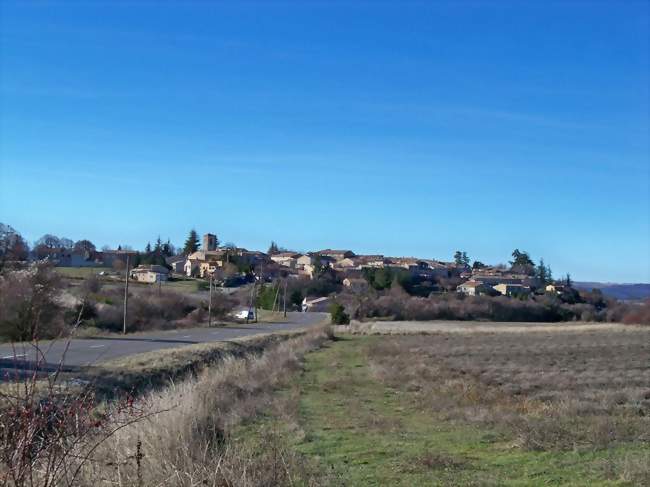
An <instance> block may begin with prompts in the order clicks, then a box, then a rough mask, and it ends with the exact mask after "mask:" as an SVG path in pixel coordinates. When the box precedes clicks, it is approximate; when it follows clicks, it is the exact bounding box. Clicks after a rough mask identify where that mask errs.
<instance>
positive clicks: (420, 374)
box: [369, 328, 650, 450]
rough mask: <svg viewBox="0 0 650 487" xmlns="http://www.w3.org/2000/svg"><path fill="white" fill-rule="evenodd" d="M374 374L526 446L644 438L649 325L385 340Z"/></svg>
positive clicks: (587, 445) (374, 354) (649, 436)
mask: <svg viewBox="0 0 650 487" xmlns="http://www.w3.org/2000/svg"><path fill="white" fill-rule="evenodd" d="M369 354H370V361H371V365H372V367H373V370H374V373H375V375H376V376H377V377H379V378H380V379H381V380H382V381H384V382H385V383H387V384H389V385H391V386H392V387H395V388H398V389H403V390H406V391H410V392H413V393H414V394H415V397H416V398H417V401H419V402H420V403H421V405H422V407H424V408H427V409H432V410H433V411H435V412H437V413H438V414H440V415H441V416H442V417H445V418H446V419H451V420H461V421H470V422H481V423H488V424H490V425H493V426H496V427H501V428H502V429H503V430H504V431H505V430H507V431H509V432H511V433H514V437H515V438H516V441H515V443H516V445H518V446H520V447H522V448H524V449H526V450H566V449H576V448H578V449H602V448H606V447H608V446H610V445H612V444H615V443H621V442H634V443H636V444H641V443H647V442H650V360H649V359H650V330H648V329H642V328H639V329H634V330H627V331H625V332H620V331H615V330H603V331H598V332H587V333H584V332H583V333H578V332H555V333H516V334H515V333H506V334H459V333H456V334H438V335H429V336H426V335H419V336H401V337H387V338H386V339H385V340H382V341H379V342H377V343H376V345H375V346H374V347H373V348H372V349H371V351H370V352H369Z"/></svg>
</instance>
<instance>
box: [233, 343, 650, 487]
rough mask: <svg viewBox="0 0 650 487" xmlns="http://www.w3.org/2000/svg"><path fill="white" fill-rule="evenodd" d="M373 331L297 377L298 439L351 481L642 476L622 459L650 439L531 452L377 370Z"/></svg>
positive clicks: (525, 481) (639, 456) (573, 480)
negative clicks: (392, 383) (436, 406)
mask: <svg viewBox="0 0 650 487" xmlns="http://www.w3.org/2000/svg"><path fill="white" fill-rule="evenodd" d="M373 340H382V337H376V336H358V337H346V338H344V339H339V340H338V341H336V342H333V343H332V344H330V345H329V346H327V347H325V348H323V349H321V350H319V351H316V352H312V353H310V354H308V355H307V357H306V362H305V370H304V373H303V374H301V376H300V378H299V379H298V384H297V386H298V390H299V406H298V413H297V415H298V417H297V422H298V424H299V425H300V429H301V434H299V435H295V438H294V442H293V447H294V448H295V449H296V451H297V452H299V453H301V454H304V455H306V456H307V457H310V458H312V459H317V460H318V461H319V462H320V464H321V465H322V467H323V469H325V470H327V471H330V472H335V473H336V477H338V478H340V479H341V481H342V483H343V484H344V485H355V486H357V485H359V486H364V485H368V486H370V485H377V486H379V485H401V486H417V485H427V486H429V485H441V486H442V485H454V486H464V485H466V486H473V485H495V486H497V485H499V486H501V485H506V486H538V485H569V486H586V485H590V486H604V485H638V484H636V483H635V482H633V481H629V482H626V481H625V480H624V479H622V478H621V473H620V471H621V469H620V465H622V464H624V463H625V462H627V461H629V462H632V463H633V462H634V461H641V462H642V461H644V459H647V458H650V450H648V449H647V448H645V449H643V447H640V446H638V445H636V446H628V445H622V446H617V447H614V448H610V449H607V450H597V451H587V452H578V451H569V452H528V451H523V450H521V449H520V448H518V447H516V446H515V445H514V443H513V438H511V437H509V436H508V435H507V434H505V433H504V432H503V429H501V430H499V431H497V430H491V429H489V428H486V427H484V426H475V425H471V424H467V423H463V422H459V421H445V420H443V419H441V418H440V417H437V416H436V414H435V413H434V412H432V411H426V410H423V409H422V407H421V406H418V405H417V402H416V401H413V398H412V397H411V396H410V393H409V392H404V391H402V390H397V389H392V388H390V387H387V386H385V385H384V384H382V383H380V382H379V381H378V380H376V379H375V378H374V377H373V375H372V371H371V369H370V367H369V365H368V362H367V359H366V353H365V351H366V350H367V347H368V346H369V345H371V344H372V342H373ZM262 421H263V423H264V424H265V427H268V423H269V422H274V421H275V422H278V421H280V422H281V421H284V422H286V421H287V420H286V418H285V419H282V420H280V419H278V418H270V417H268V418H266V419H264V420H262ZM255 430H256V427H255V426H253V427H251V426H250V425H249V426H248V427H247V428H246V430H242V431H245V434H254V431H255Z"/></svg>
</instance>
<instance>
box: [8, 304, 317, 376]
mask: <svg viewBox="0 0 650 487" xmlns="http://www.w3.org/2000/svg"><path fill="white" fill-rule="evenodd" d="M326 317H327V314H326V313H298V312H293V313H288V316H287V321H286V322H282V323H251V324H247V325H240V326H229V327H223V328H222V327H212V328H183V329H178V330H168V331H152V332H146V333H137V334H133V335H125V336H106V337H101V336H99V337H91V338H74V339H71V340H56V341H44V342H41V343H39V347H38V349H36V348H35V347H34V346H33V345H32V344H31V343H17V344H3V345H0V380H3V379H6V378H7V377H8V376H11V375H13V374H15V372H16V371H17V370H24V369H30V368H32V367H33V366H34V364H36V363H38V362H40V363H41V365H40V366H39V369H42V370H44V371H47V370H55V369H56V368H57V367H58V365H59V363H60V362H61V359H62V357H63V356H64V353H65V358H64V360H63V366H64V368H65V369H68V370H75V369H78V368H79V367H84V366H87V365H95V364H99V363H102V362H106V361H108V360H112V359H116V358H119V357H124V356H127V355H133V354H137V353H143V352H151V351H154V350H161V349H165V348H177V347H182V346H186V345H193V344H196V343H208V342H215V341H228V340H233V339H235V338H242V337H247V336H251V335H258V334H261V333H269V332H275V331H287V330H296V329H299V328H305V327H309V326H315V325H317V324H319V323H322V322H323V321H325V319H326ZM66 347H67V351H66ZM39 356H40V357H41V360H38V357H39ZM43 359H44V360H43Z"/></svg>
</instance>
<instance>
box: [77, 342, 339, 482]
mask: <svg viewBox="0 0 650 487" xmlns="http://www.w3.org/2000/svg"><path fill="white" fill-rule="evenodd" d="M329 338H330V336H329V335H328V333H326V332H325V331H324V329H320V330H315V331H310V332H308V333H305V334H304V335H302V336H300V337H298V338H294V339H291V340H287V341H284V342H281V343H278V344H276V345H274V346H273V347H271V348H269V349H267V350H266V351H264V352H263V353H261V354H258V355H249V356H244V357H234V356H231V357H228V358H226V359H225V360H223V361H222V362H220V363H219V364H218V365H215V366H214V367H211V368H206V369H205V370H203V371H202V372H201V373H200V374H199V375H198V376H197V377H195V378H193V379H188V380H185V381H182V382H179V383H177V384H173V385H171V386H169V387H168V388H165V389H162V390H158V391H156V392H152V393H150V394H149V395H147V396H146V397H144V398H143V399H142V403H143V404H146V405H147V407H149V408H152V409H153V410H157V411H163V412H161V413H160V414H157V415H155V416H152V417H151V418H148V419H147V420H145V421H142V422H139V423H137V424H134V425H132V426H130V427H128V428H125V429H123V430H121V431H119V433H118V434H116V435H115V436H114V437H113V438H111V440H110V441H109V442H107V443H106V444H105V445H104V448H103V449H102V451H101V452H100V453H99V454H98V455H97V456H96V460H97V461H95V462H93V463H92V464H91V465H90V466H89V468H88V469H87V470H86V471H85V475H86V479H87V484H88V485H90V484H94V485H98V484H99V485H119V486H127V485H128V486H131V485H161V486H163V485H169V486H172V485H173V486H194V485H207V486H225V485H237V486H256V485H284V484H292V483H296V482H298V483H302V484H306V485H317V484H318V483H319V478H320V477H319V474H318V473H317V471H316V470H315V468H314V467H313V465H311V463H310V462H308V461H307V460H305V459H304V458H302V457H299V456H298V455H297V454H296V453H294V452H292V451H291V449H290V448H288V447H287V446H286V442H285V441H284V439H283V433H282V432H278V431H267V432H265V434H263V435H260V436H259V437H258V440H257V441H256V444H250V443H240V442H237V441H234V439H233V438H232V437H231V433H232V431H233V428H234V427H235V426H237V425H240V424H242V423H243V422H244V421H246V420H247V419H249V418H253V417H255V416H257V415H259V414H263V413H264V412H267V411H269V410H271V409H274V408H275V409H276V410H278V409H282V410H284V411H285V413H286V412H287V411H288V410H290V408H287V402H286V401H284V402H282V403H281V405H280V406H278V403H277V400H276V399H274V394H273V393H274V391H275V390H277V388H279V387H281V386H285V385H288V383H289V380H290V377H291V376H292V375H293V374H294V373H295V372H297V371H299V370H300V368H301V358H302V356H303V355H304V354H305V353H306V352H307V351H309V350H312V349H314V348H317V347H319V346H320V345H321V344H322V343H323V342H325V341H326V340H328V339H329ZM289 402H291V401H289Z"/></svg>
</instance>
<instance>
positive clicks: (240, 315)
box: [235, 309, 255, 321]
mask: <svg viewBox="0 0 650 487" xmlns="http://www.w3.org/2000/svg"><path fill="white" fill-rule="evenodd" d="M235 318H237V319H239V320H249V321H250V320H254V319H255V312H254V311H253V310H250V309H242V310H240V311H237V312H236V313H235Z"/></svg>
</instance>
